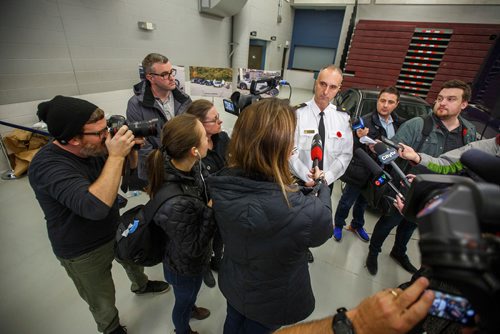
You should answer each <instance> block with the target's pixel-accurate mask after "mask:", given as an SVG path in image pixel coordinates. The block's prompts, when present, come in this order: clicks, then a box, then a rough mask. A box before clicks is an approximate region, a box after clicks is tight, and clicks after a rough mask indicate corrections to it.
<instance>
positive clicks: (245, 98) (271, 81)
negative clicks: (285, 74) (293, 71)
mask: <svg viewBox="0 0 500 334" xmlns="http://www.w3.org/2000/svg"><path fill="white" fill-rule="evenodd" d="M280 79H281V78H280V77H271V78H261V79H259V80H252V83H251V84H250V94H248V95H243V94H241V93H240V92H238V91H235V92H234V93H233V94H231V99H230V100H227V99H224V100H223V102H224V110H225V111H226V112H228V113H230V114H233V115H235V116H239V115H240V113H241V112H242V111H243V109H245V108H246V107H247V106H249V105H250V104H252V103H254V102H257V101H259V100H260V99H261V98H262V96H261V94H265V93H268V92H270V91H272V90H277V89H276V88H277V87H278V86H279V85H280ZM258 84H261V87H262V88H261V89H258V86H259V85H258ZM262 84H266V85H262Z"/></svg>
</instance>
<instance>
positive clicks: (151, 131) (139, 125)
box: [107, 115, 158, 137]
mask: <svg viewBox="0 0 500 334" xmlns="http://www.w3.org/2000/svg"><path fill="white" fill-rule="evenodd" d="M157 123H158V119H156V118H155V119H152V120H149V121H140V122H129V121H127V119H126V118H125V117H123V116H121V115H112V116H110V117H109V119H108V121H107V125H108V130H109V133H110V134H111V136H114V135H115V134H116V132H117V131H118V130H119V129H120V128H121V127H122V126H123V125H126V126H128V129H129V130H130V131H132V133H133V134H134V137H149V136H156V135H157V134H158V130H157Z"/></svg>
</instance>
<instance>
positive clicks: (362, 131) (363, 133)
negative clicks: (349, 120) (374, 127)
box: [356, 128, 370, 138]
mask: <svg viewBox="0 0 500 334" xmlns="http://www.w3.org/2000/svg"><path fill="white" fill-rule="evenodd" d="M368 132H370V129H368V128H362V129H357V130H356V136H358V138H361V137H364V136H367V135H368Z"/></svg>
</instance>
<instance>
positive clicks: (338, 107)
mask: <svg viewBox="0 0 500 334" xmlns="http://www.w3.org/2000/svg"><path fill="white" fill-rule="evenodd" d="M337 111H340V112H345V113H348V111H347V109H346V108H345V107H340V106H337Z"/></svg>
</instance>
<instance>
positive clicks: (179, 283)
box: [163, 264, 202, 334]
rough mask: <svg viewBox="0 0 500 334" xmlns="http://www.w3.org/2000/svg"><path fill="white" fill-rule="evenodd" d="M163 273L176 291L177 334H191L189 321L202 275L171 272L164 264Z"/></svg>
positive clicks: (174, 315)
mask: <svg viewBox="0 0 500 334" xmlns="http://www.w3.org/2000/svg"><path fill="white" fill-rule="evenodd" d="M163 273H164V274H165V279H166V280H167V282H168V283H170V285H172V288H173V289H174V296H175V304H174V309H173V310H172V322H173V323H174V326H175V332H176V333H177V334H189V333H190V331H191V327H189V319H190V318H191V311H192V310H193V307H194V304H195V303H196V297H197V296H198V291H200V287H201V282H202V275H199V276H184V275H179V274H177V273H176V272H174V271H172V270H170V269H169V268H168V267H167V266H166V265H165V264H163Z"/></svg>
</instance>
